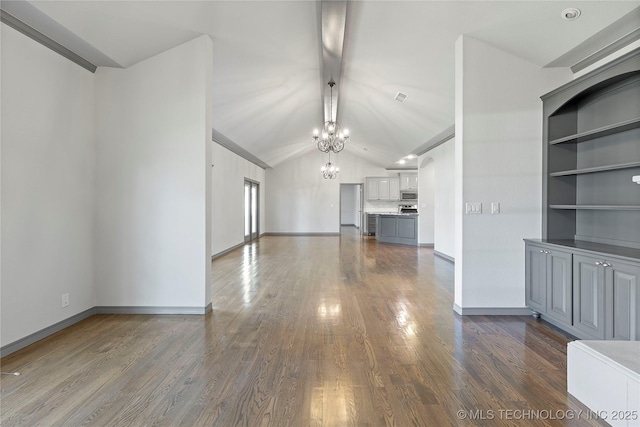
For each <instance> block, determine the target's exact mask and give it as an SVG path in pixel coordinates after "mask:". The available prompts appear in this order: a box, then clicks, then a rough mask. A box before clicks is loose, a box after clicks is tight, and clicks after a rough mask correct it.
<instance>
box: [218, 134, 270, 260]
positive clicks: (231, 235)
mask: <svg viewBox="0 0 640 427" xmlns="http://www.w3.org/2000/svg"><path fill="white" fill-rule="evenodd" d="M211 146H212V149H213V159H212V162H213V165H214V166H213V167H212V168H211V170H212V181H211V185H212V192H213V197H212V203H211V210H212V214H211V255H216V254H219V253H220V252H224V251H225V250H227V249H230V248H233V247H234V246H237V245H239V244H241V243H242V242H244V179H245V178H249V179H252V180H254V181H257V182H259V183H260V202H261V203H260V224H259V227H260V233H264V227H265V217H264V216H265V202H264V200H265V188H266V183H265V172H264V169H262V168H261V167H259V166H256V165H255V164H253V163H251V162H250V161H248V160H246V159H244V158H242V157H240V156H238V155H237V154H235V153H233V152H232V151H230V150H228V149H227V148H225V147H223V146H221V145H220V144H217V143H215V142H212V143H211Z"/></svg>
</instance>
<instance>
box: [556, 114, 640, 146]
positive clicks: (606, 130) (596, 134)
mask: <svg viewBox="0 0 640 427" xmlns="http://www.w3.org/2000/svg"><path fill="white" fill-rule="evenodd" d="M638 127H640V117H636V118H633V119H631V120H626V121H624V122H620V123H616V124H613V125H609V126H603V127H601V128H597V129H592V130H589V131H586V132H580V133H576V134H573V135H568V136H565V137H563V138H558V139H554V140H552V141H549V144H550V145H555V144H562V143H565V142H584V141H589V140H591V139H596V138H601V137H603V136H607V135H613V134H614V133H619V132H624V131H626V130H630V129H635V128H638Z"/></svg>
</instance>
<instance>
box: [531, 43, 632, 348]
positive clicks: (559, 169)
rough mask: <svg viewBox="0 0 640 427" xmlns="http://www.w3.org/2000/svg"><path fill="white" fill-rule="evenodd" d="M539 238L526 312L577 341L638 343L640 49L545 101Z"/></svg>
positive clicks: (534, 247) (534, 242) (535, 242)
mask: <svg viewBox="0 0 640 427" xmlns="http://www.w3.org/2000/svg"><path fill="white" fill-rule="evenodd" d="M542 101H543V135H544V137H543V149H542V150H543V151H542V152H543V171H542V174H543V192H542V202H543V208H542V238H541V239H525V243H526V244H525V260H526V262H525V292H526V303H527V306H528V307H530V308H531V310H532V312H533V314H534V316H536V317H542V319H543V320H546V321H548V322H550V323H552V324H554V325H556V326H558V327H560V328H562V329H564V330H566V331H567V332H569V333H571V334H573V335H575V336H576V337H578V338H581V339H596V340H602V339H616V340H640V185H638V184H636V183H634V182H633V177H634V176H636V175H640V49H635V50H634V51H632V52H629V53H627V54H626V55H623V56H621V57H620V58H618V59H616V60H614V61H612V62H610V63H609V64H607V65H605V66H603V67H601V68H599V69H598V70H596V71H593V72H591V73H589V74H586V75H585V76H582V77H580V78H577V79H575V80H573V81H572V82H570V83H568V84H566V85H564V86H562V87H560V88H558V89H556V90H554V91H552V92H550V93H548V94H546V95H544V96H542Z"/></svg>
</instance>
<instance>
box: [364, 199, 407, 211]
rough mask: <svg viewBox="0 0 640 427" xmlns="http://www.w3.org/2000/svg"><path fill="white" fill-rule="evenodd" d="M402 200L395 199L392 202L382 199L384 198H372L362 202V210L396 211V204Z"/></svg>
mask: <svg viewBox="0 0 640 427" xmlns="http://www.w3.org/2000/svg"><path fill="white" fill-rule="evenodd" d="M401 204H402V202H398V201H397V200H396V201H394V202H389V201H384V200H377V201H376V200H373V201H366V200H365V202H364V212H365V213H387V212H394V213H395V212H398V206H399V205H401Z"/></svg>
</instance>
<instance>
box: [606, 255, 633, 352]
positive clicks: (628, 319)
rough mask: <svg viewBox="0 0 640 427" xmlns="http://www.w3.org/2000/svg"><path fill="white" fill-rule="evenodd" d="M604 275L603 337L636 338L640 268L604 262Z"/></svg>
mask: <svg viewBox="0 0 640 427" xmlns="http://www.w3.org/2000/svg"><path fill="white" fill-rule="evenodd" d="M605 274H606V279H607V280H606V290H605V294H606V301H607V304H606V307H607V310H606V311H607V313H606V321H607V331H606V338H607V339H614V340H638V339H640V331H638V329H640V325H639V323H640V318H639V317H638V312H637V309H638V277H640V266H638V265H637V264H628V263H624V262H620V261H613V260H612V261H607V267H606V270H605Z"/></svg>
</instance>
